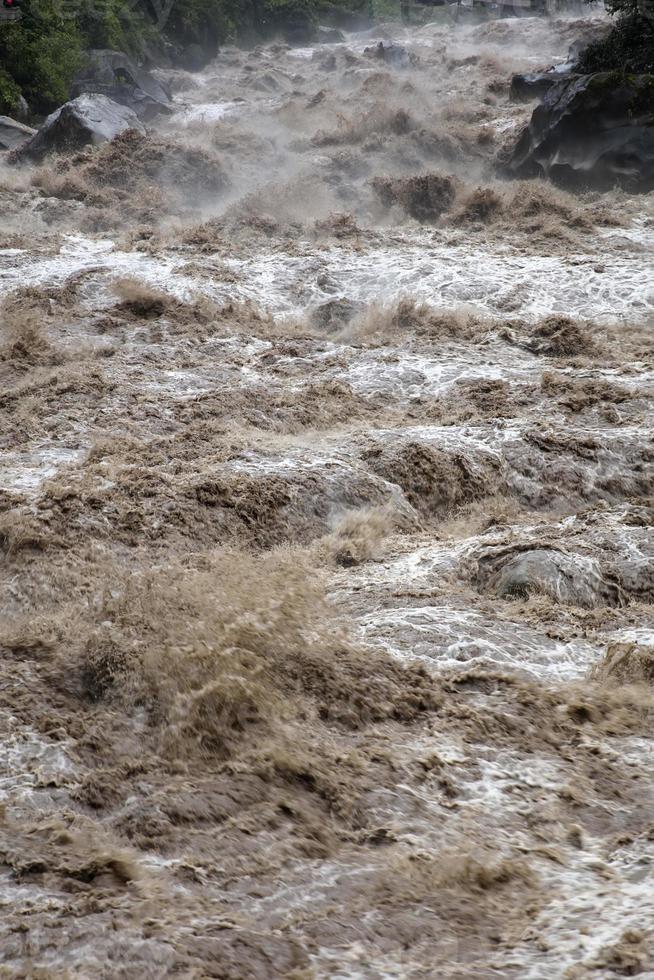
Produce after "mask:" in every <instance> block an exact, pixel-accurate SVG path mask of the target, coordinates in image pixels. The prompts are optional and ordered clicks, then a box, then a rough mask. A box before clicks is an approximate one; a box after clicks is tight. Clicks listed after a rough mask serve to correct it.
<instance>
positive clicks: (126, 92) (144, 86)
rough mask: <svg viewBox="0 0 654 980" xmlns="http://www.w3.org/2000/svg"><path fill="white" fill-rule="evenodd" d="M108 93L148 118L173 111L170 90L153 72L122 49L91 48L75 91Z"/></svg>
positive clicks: (139, 115)
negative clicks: (146, 69) (140, 65)
mask: <svg viewBox="0 0 654 980" xmlns="http://www.w3.org/2000/svg"><path fill="white" fill-rule="evenodd" d="M84 94H95V95H106V96H107V97H108V98H110V99H112V100H113V101H114V102H118V103H119V104H120V105H124V106H127V107H128V108H129V109H131V110H132V111H133V112H135V113H136V115H137V116H138V117H139V119H143V120H145V121H146V122H147V121H148V120H150V119H153V118H154V117H155V116H157V115H159V113H162V112H165V113H168V112H170V111H171V101H172V100H171V95H170V92H169V90H168V89H167V88H166V86H165V85H163V84H162V83H161V82H160V81H158V80H157V79H156V78H155V77H154V76H153V75H151V74H150V73H149V72H147V71H144V70H143V69H142V68H137V66H136V65H135V64H134V62H133V61H132V60H131V59H130V58H128V57H127V55H126V54H123V53H122V52H121V51H109V50H99V49H98V50H94V51H89V54H88V62H87V64H86V66H85V67H84V68H83V69H82V70H81V71H80V72H79V73H78V74H77V75H76V77H75V79H74V81H73V85H72V89H71V95H72V96H73V98H76V97H77V96H79V95H84Z"/></svg>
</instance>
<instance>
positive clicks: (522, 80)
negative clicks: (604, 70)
mask: <svg viewBox="0 0 654 980" xmlns="http://www.w3.org/2000/svg"><path fill="white" fill-rule="evenodd" d="M585 48H586V42H585V41H583V40H581V41H574V42H573V44H571V45H570V47H569V49H568V58H567V60H566V61H563V62H561V63H560V64H558V65H552V66H551V67H550V68H546V69H545V70H544V71H533V72H525V73H521V74H518V75H514V76H513V77H512V79H511V87H510V89H509V99H510V100H511V102H531V101H532V99H542V98H543V96H544V95H545V94H546V92H549V90H550V89H551V88H553V87H554V85H556V83H557V82H560V81H562V80H563V79H564V78H567V77H568V76H570V75H571V74H572V73H573V72H574V71H575V69H576V68H577V64H578V62H579V58H580V57H581V55H582V53H583V52H584V50H585Z"/></svg>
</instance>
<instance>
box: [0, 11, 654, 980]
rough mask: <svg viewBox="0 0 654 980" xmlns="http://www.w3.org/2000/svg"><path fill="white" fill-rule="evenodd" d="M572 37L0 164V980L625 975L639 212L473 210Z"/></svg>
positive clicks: (611, 199)
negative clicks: (516, 75) (528, 84)
mask: <svg viewBox="0 0 654 980" xmlns="http://www.w3.org/2000/svg"><path fill="white" fill-rule="evenodd" d="M598 29H601V25H599V22H598V20H597V19H595V18H586V19H560V20H547V21H546V20H539V19H529V18H526V19H520V20H503V21H496V22H490V23H488V24H484V25H478V26H459V27H457V28H453V27H451V26H443V25H438V24H432V25H427V26H425V27H422V28H415V29H412V30H410V31H408V30H404V29H401V28H398V27H395V26H393V25H386V26H382V27H380V28H379V29H377V30H376V31H375V32H373V33H371V34H367V35H351V36H349V37H348V38H347V41H346V43H344V44H339V45H330V46H319V47H315V48H307V49H289V48H287V47H285V46H283V45H269V46H267V47H262V48H258V49H256V50H255V51H252V52H244V51H238V50H236V49H234V50H230V49H225V50H224V51H223V52H221V54H220V55H219V56H218V58H217V59H216V60H215V62H214V63H213V64H211V65H210V66H209V67H208V68H207V69H206V70H205V71H204V72H202V73H201V74H198V75H191V74H186V73H183V72H167V73H163V74H165V75H166V77H167V80H168V81H169V82H170V83H171V85H172V87H173V89H174V91H175V100H176V108H175V113H174V114H173V116H172V117H171V118H169V119H166V120H164V121H162V122H160V123H157V124H156V125H154V126H153V128H152V129H151V130H150V132H149V133H148V135H147V136H146V137H141V136H138V134H136V135H135V134H127V135H126V136H124V137H121V138H119V139H118V140H117V141H115V142H114V143H113V144H112V145H111V146H105V147H102V148H100V149H96V150H93V151H85V152H82V153H80V154H77V155H76V156H75V157H72V158H69V159H65V160H59V161H50V162H48V163H47V164H46V165H44V166H42V167H40V168H37V169H35V170H25V169H23V170H15V169H14V170H10V169H8V168H5V169H3V170H2V172H1V173H0V195H1V199H2V204H3V213H4V216H5V220H4V225H3V230H2V240H1V241H0V288H1V290H2V303H3V306H2V325H1V334H2V335H1V338H0V342H1V346H0V374H1V379H2V384H1V386H0V417H1V419H2V425H1V427H0V433H1V434H0V555H1V563H0V570H1V580H0V582H1V584H0V602H1V605H0V608H1V610H2V616H1V633H0V647H1V652H2V670H1V673H0V677H1V680H2V683H1V685H0V724H1V725H2V745H3V747H4V752H3V753H2V755H1V760H2V761H1V767H2V774H1V781H0V794H1V795H0V903H1V909H2V914H1V915H0V935H1V942H0V975H1V976H6V977H12V978H13V977H26V978H27V977H29V978H36V977H43V978H45V977H48V978H50V977H58V978H59V977H61V978H64V977H66V978H68V977H80V978H115V977H125V978H128V977H129V978H131V977H135V978H136V977H138V978H160V977H168V976H180V977H188V978H191V977H193V978H204V977H221V978H225V977H229V978H277V977H289V978H296V980H299V978H309V977H312V978H325V977H330V978H332V977H334V978H339V977H342V978H345V977H347V978H366V980H368V978H381V977H384V978H387V977H402V978H426V977H430V978H431V977H450V978H463V977H466V978H467V977H479V978H486V977H488V978H490V977H515V978H521V980H524V978H533V980H543V978H549V977H552V978H554V977H562V976H564V977H567V978H569V980H573V978H574V980H576V978H585V977H593V978H597V977H607V978H608V977H614V976H625V975H628V976H631V975H640V976H643V977H646V976H654V961H653V959H652V931H651V924H652V921H653V918H652V916H653V913H654V906H653V901H652V860H653V859H654V849H653V847H654V845H653V843H652V842H653V840H654V837H653V834H652V826H653V825H652V816H651V815H652V804H653V802H654V800H653V798H652V785H653V784H652V776H653V774H654V773H653V768H652V752H651V749H652V744H651V727H652V718H653V713H654V700H653V698H652V683H653V679H654V615H653V612H652V597H653V594H654V544H653V537H652V517H653V515H654V506H653V502H652V501H653V497H654V494H653V492H652V491H653V485H652V478H653V473H654V469H653V464H654V443H653V441H652V432H653V428H652V421H653V418H654V413H653V410H652V389H653V387H654V364H653V362H652V347H651V340H652V328H653V326H654V263H653V260H652V256H653V254H654V199H653V197H652V195H649V196H641V197H631V196H628V195H626V194H624V193H622V192H619V191H614V192H611V193H607V194H592V193H589V194H586V195H581V196H579V197H571V196H569V195H567V194H565V193H563V192H561V191H559V190H556V189H554V188H552V187H551V186H550V185H549V184H547V183H540V182H527V183H522V184H511V183H501V182H498V181H497V180H496V179H495V177H494V167H495V161H496V159H497V157H498V155H501V153H502V151H503V149H504V148H505V147H506V146H507V145H509V144H510V142H511V141H512V140H513V139H514V138H515V135H516V133H517V132H518V131H519V129H520V127H521V126H522V125H524V123H525V121H526V119H527V118H528V116H529V112H530V107H529V106H523V105H519V106H516V105H513V104H511V103H509V101H508V94H507V93H508V80H509V78H510V75H511V72H512V71H517V70H526V69H529V68H538V67H543V66H545V65H547V64H551V63H553V62H555V61H557V60H558V61H560V60H563V59H564V58H565V55H566V52H567V48H568V46H569V44H570V43H571V42H572V41H574V40H576V39H578V38H580V37H583V36H589V35H590V34H591V33H592V32H594V31H597V30H598ZM382 37H383V38H393V39H395V40H396V41H397V42H398V43H401V44H402V45H404V46H405V48H406V49H407V52H408V53H409V55H410V59H409V60H408V63H407V60H406V59H403V60H402V59H401V60H400V62H399V63H398V64H396V65H391V64H386V63H384V62H380V61H379V60H378V59H377V58H375V57H373V56H371V54H370V53H366V51H365V48H366V47H367V46H369V45H370V44H371V43H372V42H373V41H376V40H379V39H380V38H382Z"/></svg>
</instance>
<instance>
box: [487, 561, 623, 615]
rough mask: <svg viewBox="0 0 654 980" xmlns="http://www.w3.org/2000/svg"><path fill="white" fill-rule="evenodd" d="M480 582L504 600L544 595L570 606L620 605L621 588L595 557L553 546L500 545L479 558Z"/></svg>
mask: <svg viewBox="0 0 654 980" xmlns="http://www.w3.org/2000/svg"><path fill="white" fill-rule="evenodd" d="M477 585H478V586H479V587H480V588H482V589H483V590H484V591H488V592H494V593H495V594H496V595H498V596H499V597H500V598H503V599H512V598H515V599H526V598H528V597H529V596H530V595H534V594H536V595H538V594H539V593H540V594H544V595H547V596H549V597H550V599H554V600H555V601H556V602H562V603H566V604H569V605H575V606H584V607H586V608H588V609H592V608H593V607H595V606H617V605H621V604H622V602H623V597H622V592H621V590H620V588H619V587H618V586H617V585H616V584H615V583H614V582H612V581H609V580H607V579H606V578H605V577H604V576H603V575H602V572H601V570H600V568H599V565H598V564H597V562H596V561H595V560H594V559H592V558H585V557H583V556H581V555H571V554H566V553H565V552H563V551H559V550H557V549H554V548H531V547H527V548H520V547H519V546H518V547H511V548H501V549H499V550H491V551H489V552H487V553H486V554H483V555H482V556H481V557H480V558H479V566H478V571H477Z"/></svg>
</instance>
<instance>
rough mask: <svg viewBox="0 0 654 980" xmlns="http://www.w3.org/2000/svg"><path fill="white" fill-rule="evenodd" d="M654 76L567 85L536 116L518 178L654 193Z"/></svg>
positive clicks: (515, 164)
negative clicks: (548, 179)
mask: <svg viewBox="0 0 654 980" xmlns="http://www.w3.org/2000/svg"><path fill="white" fill-rule="evenodd" d="M653 113H654V76H653V75H629V76H625V75H622V74H620V73H619V72H604V73H601V72H600V73H598V74H595V75H579V76H574V77H572V78H568V79H565V80H564V81H562V82H559V83H558V84H557V85H555V86H554V87H552V88H551V89H550V90H549V91H548V92H547V94H546V96H545V98H544V100H543V102H542V104H541V105H540V106H538V107H537V108H536V109H535V110H534V114H533V116H532V118H531V121H530V123H529V126H528V127H527V128H526V129H525V130H524V132H523V134H522V136H521V137H520V140H519V141H518V143H517V145H516V147H515V150H514V151H513V155H512V157H511V159H510V161H509V170H510V172H511V173H512V174H514V175H516V176H522V177H536V176H540V175H543V176H546V177H549V178H550V179H551V180H554V181H555V182H557V183H559V184H561V185H562V186H566V187H573V188H601V189H607V190H608V189H610V188H611V187H613V186H615V185H616V184H617V185H619V186H621V187H625V188H627V189H629V190H640V191H645V192H646V191H649V190H651V189H652V188H654V126H653V124H652V118H653V116H652V114H653Z"/></svg>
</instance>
